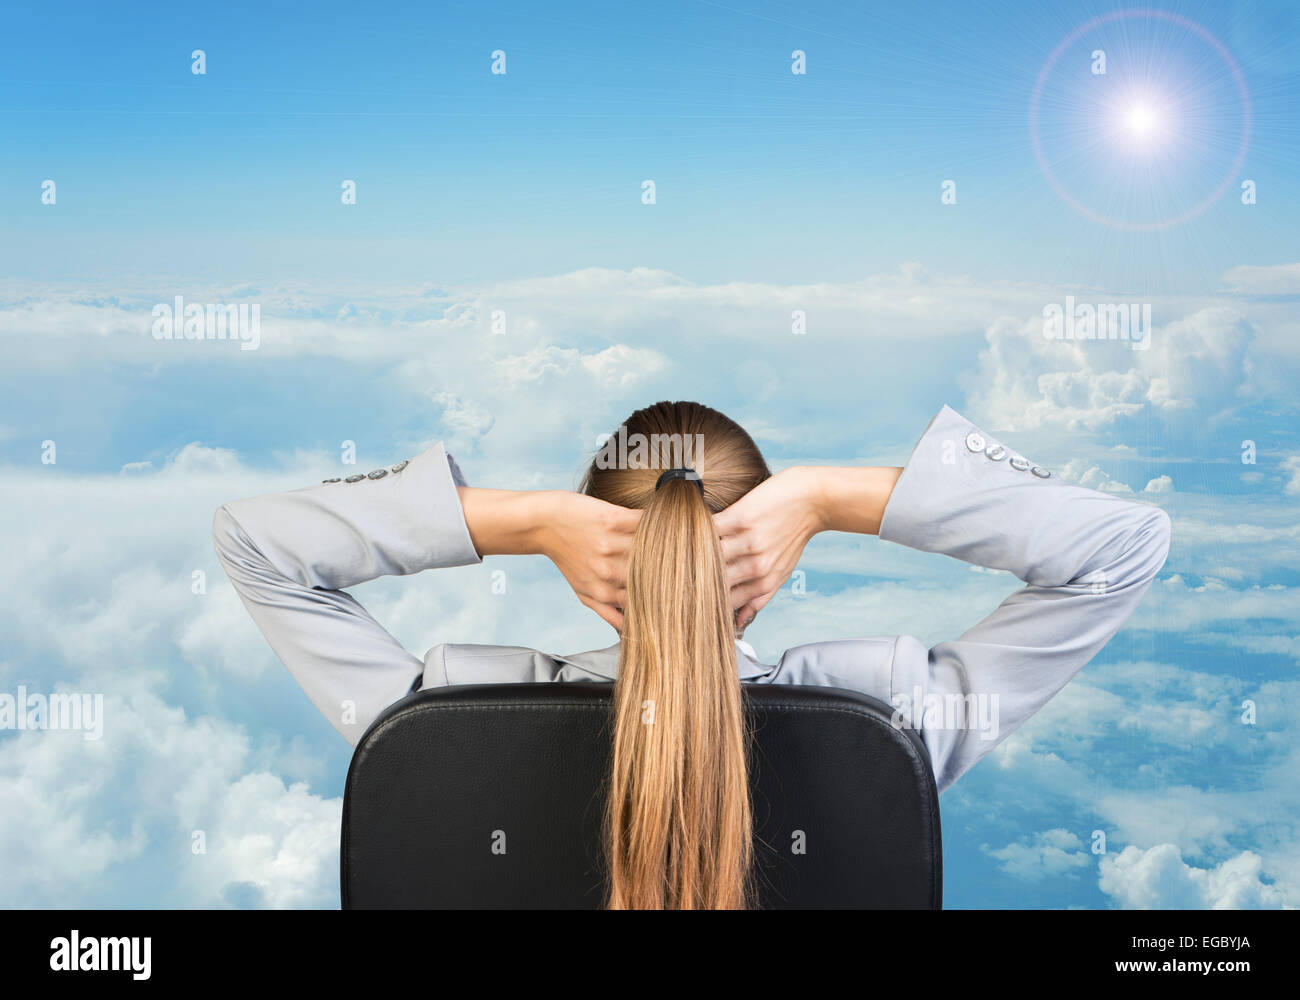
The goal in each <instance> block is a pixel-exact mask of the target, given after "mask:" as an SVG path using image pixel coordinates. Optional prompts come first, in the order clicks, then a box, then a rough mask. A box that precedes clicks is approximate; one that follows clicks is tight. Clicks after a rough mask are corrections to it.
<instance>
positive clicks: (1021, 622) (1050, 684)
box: [716, 406, 1170, 791]
mask: <svg viewBox="0 0 1300 1000" xmlns="http://www.w3.org/2000/svg"><path fill="white" fill-rule="evenodd" d="M1035 470H1036V471H1035ZM790 472H791V473H792V475H790V476H788V477H787V481H786V483H785V484H784V485H781V484H779V483H778V482H777V481H778V480H780V479H781V476H775V477H773V479H772V480H771V481H770V482H771V484H772V485H771V489H769V488H768V487H769V484H768V483H764V484H763V485H762V486H760V487H758V488H757V489H755V490H754V491H753V492H752V493H751V494H750V495H749V496H747V497H746V498H745V499H743V500H741V501H740V503H738V504H736V506H735V508H733V509H732V510H731V511H724V512H723V513H722V514H719V515H718V516H717V519H716V520H717V522H718V524H719V530H720V532H724V531H725V532H727V533H729V537H730V542H728V541H727V539H726V538H724V546H727V547H729V548H730V550H731V552H732V557H731V559H730V563H731V565H732V566H733V567H734V569H733V570H732V581H733V584H735V585H736V586H735V589H734V592H735V594H736V597H735V598H734V599H733V603H737V602H738V601H739V600H740V599H746V600H747V601H749V602H750V603H749V604H747V605H746V606H745V607H746V608H749V607H752V606H753V604H754V603H755V602H762V603H766V601H767V600H769V599H770V597H771V595H772V593H774V592H775V589H777V588H779V587H780V586H781V585H782V584H783V583H784V581H785V579H786V578H787V577H788V575H789V571H790V569H792V568H793V567H794V565H795V563H796V562H797V560H798V553H799V552H801V551H802V549H803V544H804V543H805V542H806V541H807V538H808V537H811V533H815V532H816V531H817V530H826V529H828V528H831V529H833V528H834V527H835V526H837V525H838V526H840V528H841V529H842V530H861V531H866V532H870V531H872V530H874V531H876V532H877V533H878V534H879V536H880V537H881V538H882V539H883V540H886V541H892V542H895V543H897V544H900V545H906V546H908V547H909V548H914V549H920V550H922V551H926V552H935V553H940V554H943V555H947V556H951V557H953V558H955V559H960V560H962V561H964V562H968V563H972V564H974V565H977V566H983V567H987V568H990V569H999V570H1006V571H1008V572H1010V573H1013V574H1014V575H1015V576H1017V577H1019V579H1020V580H1022V581H1023V582H1024V583H1025V584H1026V586H1024V587H1022V588H1020V589H1019V590H1016V591H1015V592H1014V593H1012V594H1011V595H1010V596H1008V597H1007V598H1006V600H1004V601H1003V602H1002V603H1001V604H1000V605H999V606H998V607H997V608H996V609H995V610H994V611H993V612H992V613H990V614H989V615H988V616H987V617H986V618H984V620H983V621H981V622H979V623H978V624H977V625H975V626H974V627H972V628H970V629H968V630H967V631H966V632H964V633H963V634H962V635H960V636H958V637H957V638H956V639H953V640H950V641H947V642H941V643H939V644H938V645H936V646H933V647H931V648H929V649H927V648H926V646H925V645H924V644H922V643H921V642H919V641H918V640H916V639H915V638H913V637H911V636H899V637H897V639H896V641H895V644H894V655H893V662H892V664H891V665H890V669H889V672H888V685H889V697H890V699H891V701H893V702H894V705H895V707H896V708H899V709H900V715H901V717H902V719H903V720H905V721H906V723H907V724H908V725H910V726H913V727H914V728H916V729H919V730H920V731H921V735H922V738H923V739H924V740H925V742H926V745H927V747H928V749H929V751H930V758H931V763H932V764H933V766H934V770H935V775H936V778H937V780H938V785H939V789H940V791H942V790H943V789H945V788H947V787H948V786H949V785H951V784H952V783H953V782H954V781H955V780H957V778H958V777H960V776H961V775H962V774H964V773H965V772H966V771H967V770H969V769H970V767H972V766H973V765H974V764H975V763H976V762H977V761H978V760H979V759H980V758H981V757H983V756H984V755H985V754H987V753H988V752H989V751H990V750H992V749H993V748H994V747H995V746H997V745H998V743H1000V742H1001V741H1002V740H1003V739H1005V738H1006V737H1007V736H1008V735H1009V734H1010V733H1011V732H1013V731H1014V730H1015V729H1016V728H1018V727H1019V726H1020V725H1021V724H1022V723H1023V722H1024V721H1025V720H1026V719H1028V718H1029V717H1030V716H1031V715H1033V714H1034V712H1036V711H1037V710H1038V709H1039V708H1041V707H1042V706H1043V704H1045V703H1046V702H1047V701H1048V699H1050V698H1051V697H1052V696H1053V695H1055V694H1056V693H1057V692H1058V691H1059V690H1060V689H1061V688H1062V687H1064V686H1065V685H1066V684H1067V683H1068V682H1069V680H1070V679H1071V678H1072V677H1073V676H1074V675H1075V674H1076V673H1078V671H1079V670H1080V669H1082V668H1083V667H1084V666H1085V665H1086V664H1087V663H1088V662H1089V661H1090V660H1091V659H1092V658H1093V657H1094V656H1095V655H1096V654H1097V653H1098V651H1100V650H1101V648H1102V647H1103V646H1104V645H1105V644H1106V643H1107V642H1108V641H1110V639H1111V637H1112V636H1114V634H1115V633H1116V632H1117V631H1118V630H1119V629H1120V627H1121V626H1122V625H1123V624H1124V622H1125V621H1126V620H1127V619H1128V617H1129V615H1131V614H1132V612H1133V610H1134V609H1135V608H1136V607H1137V604H1138V602H1139V601H1140V600H1141V599H1142V597H1143V595H1144V594H1145V593H1146V591H1147V589H1148V588H1149V587H1150V585H1151V581H1152V580H1153V579H1154V578H1155V575H1156V573H1158V572H1159V570H1160V568H1161V566H1163V565H1164V561H1165V557H1166V555H1167V553H1168V550H1169V540H1170V522H1169V516H1168V515H1167V514H1166V513H1165V512H1164V511H1163V510H1161V509H1160V508H1159V507H1156V506H1153V505H1151V504H1146V503H1140V502H1137V501H1133V500H1126V499H1123V498H1120V497H1117V496H1114V495H1111V494H1105V493H1099V492H1097V491H1095V490H1089V489H1085V488H1083V487H1080V486H1073V485H1071V484H1068V483H1064V482H1062V481H1061V480H1060V479H1058V478H1057V477H1056V476H1055V475H1053V474H1052V473H1051V472H1049V471H1048V470H1046V469H1043V468H1040V467H1038V466H1036V465H1034V464H1033V463H1032V462H1029V461H1027V460H1025V459H1024V458H1023V457H1022V456H1021V455H1019V454H1018V453H1016V452H1015V451H1013V450H1011V449H1010V448H1008V447H1007V446H1005V445H1003V444H1002V443H1001V442H998V441H996V440H994V439H993V438H992V437H990V436H989V435H988V434H986V433H984V432H983V431H982V430H980V429H979V428H978V427H976V426H975V425H973V424H972V423H971V422H970V421H968V420H966V419H965V418H964V417H962V416H961V414H959V413H957V412H955V411H954V410H952V409H950V408H949V407H946V406H945V407H944V408H943V409H942V410H941V411H940V412H939V414H938V415H937V416H936V417H935V418H934V420H933V421H932V422H931V424H930V426H929V428H927V430H926V432H925V434H924V435H923V436H922V438H921V440H920V442H919V443H918V444H917V446H916V448H915V449H914V451H913V452H912V455H911V456H910V457H909V459H908V461H907V465H906V466H905V467H904V468H903V469H902V470H901V471H899V470H897V469H863V470H847V469H843V470H829V471H820V472H819V471H817V470H811V471H810V470H790ZM782 475H785V473H782ZM827 477H829V478H827ZM764 491H765V492H764ZM800 498H801V501H800ZM794 507H802V508H803V513H801V514H800V513H797V512H796V511H794V510H793V509H792V508H794ZM742 508H743V509H742ZM727 514H730V515H731V516H730V517H729V518H724V515H727ZM765 568H766V573H765V572H763V571H764V569H765ZM755 594H756V596H755ZM738 606H739V605H738ZM760 606H761V604H760ZM872 693H876V692H874V691H873V692H872ZM880 693H883V692H880ZM880 693H877V697H879V696H880ZM953 709H957V710H958V711H957V712H956V714H955V715H953V714H951V710H953ZM971 712H982V713H984V715H983V717H982V718H979V719H975V718H972V717H971V715H970V714H969V713H971ZM950 718H953V719H954V720H955V723H956V724H950V723H949V721H948V720H949V719H950Z"/></svg>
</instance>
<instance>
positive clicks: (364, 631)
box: [212, 445, 639, 746]
mask: <svg viewBox="0 0 1300 1000" xmlns="http://www.w3.org/2000/svg"><path fill="white" fill-rule="evenodd" d="M378 471H379V470H376V472H378ZM638 519H639V512H637V511H627V510H624V509H623V508H621V507H614V506H613V505H611V504H606V503H604V502H602V501H599V500H595V499H593V498H591V497H585V496H580V495H579V494H576V493H566V492H563V491H538V492H515V491H511V490H484V489H474V488H471V487H468V486H466V485H464V480H463V479H462V478H461V477H460V475H459V470H458V469H457V468H456V466H455V463H454V462H453V461H452V460H451V458H450V456H448V455H447V454H446V452H445V451H444V450H443V448H442V446H441V445H438V446H435V447H433V448H430V449H429V450H428V451H426V452H424V453H423V454H421V455H419V456H417V457H416V458H413V459H411V461H409V462H405V463H399V464H398V465H395V466H393V467H392V468H391V469H385V470H384V472H383V474H382V475H380V476H378V477H377V478H375V479H370V478H368V477H367V478H363V479H359V480H357V481H355V482H351V483H349V482H345V481H335V482H326V483H322V484H319V485H316V486H309V487H307V488H305V489H300V490H291V491H288V492H284V493H272V494H269V495H267V496H261V497H252V498H249V499H244V500H233V501H231V502H229V503H226V504H223V505H222V506H221V507H220V508H219V509H218V510H217V512H216V514H215V516H214V517H213V522H212V538H213V545H214V546H215V548H216V551H217V556H218V558H219V559H220V561H221V564H222V566H223V568H224V569H225V571H226V575H227V576H228V577H229V578H230V582H231V584H232V585H233V586H234V588H235V590H236V592H237V593H238V594H239V597H240V600H242V601H243V603H244V606H245V607H246V608H247V609H248V613H249V615H250V616H251V617H252V619H253V621H254V622H255V623H256V624H257V627H258V628H259V629H260V630H261V632H262V635H263V636H264V637H265V638H266V641H267V642H268V643H269V644H270V646H271V648H272V649H273V650H274V651H275V654H276V655H277V656H278V657H279V658H280V661H281V662H282V663H284V665H285V666H286V667H287V668H288V669H289V672H290V673H291V674H292V675H293V677H294V679H295V680H297V681H298V683H299V685H300V686H301V687H302V688H303V690H304V691H306V692H307V694H308V696H309V697H310V698H311V700H312V702H313V703H314V704H315V705H316V707H317V708H318V709H319V710H320V711H321V713H322V714H323V715H324V716H325V717H326V718H327V719H329V721H330V722H331V724H332V725H333V726H334V728H335V729H337V730H338V731H339V732H340V733H342V734H343V736H344V737H345V738H346V739H347V740H348V742H349V743H351V744H352V745H354V746H355V745H356V743H357V741H358V740H359V739H360V738H361V736H362V734H363V733H364V732H365V730H366V728H367V727H368V726H369V725H370V723H371V722H372V721H373V720H374V719H375V717H376V716H377V715H378V714H379V713H380V712H382V711H383V710H384V709H385V708H387V707H388V706H389V705H391V704H392V703H393V702H395V701H397V700H398V699H399V698H402V697H404V696H405V695H406V694H407V693H408V692H409V691H410V690H411V688H412V687H413V686H414V685H415V684H416V683H417V682H418V681H419V680H420V679H421V677H422V675H423V673H424V662H423V661H422V660H421V659H418V658H417V657H415V656H413V655H412V654H411V653H410V652H408V651H407V650H406V649H404V648H403V647H402V645H401V644H400V643H399V642H398V641H397V639H396V638H394V637H393V636H392V635H390V634H389V633H388V632H387V631H386V630H385V629H384V628H383V626H382V625H380V624H379V623H378V622H377V621H376V620H375V619H374V618H372V617H371V616H370V614H369V613H367V611H366V610H365V608H363V607H362V606H361V605H360V604H359V603H358V602H357V601H356V600H355V599H354V598H353V597H351V596H350V595H349V594H347V593H344V590H345V589H346V588H348V587H353V586H356V585H357V584H360V583H364V582H366V581H367V580H373V579H376V578H378V577H381V576H405V575H410V574H413V573H419V572H421V571H423V570H426V569H436V568H441V567H449V566H464V565H469V564H472V563H477V562H479V561H481V560H482V558H484V557H486V556H489V555H498V554H506V553H515V554H531V553H538V554H542V555H545V556H547V557H548V558H550V559H551V560H552V561H554V562H555V564H556V565H557V566H558V567H559V568H560V570H561V572H562V573H563V574H564V576H565V578H566V579H567V580H568V581H569V582H570V584H571V585H572V586H573V588H574V590H575V591H576V592H577V594H578V597H579V599H580V600H581V601H582V602H583V603H584V604H586V605H587V606H588V607H591V608H593V609H594V610H596V611H597V613H599V614H601V615H602V617H605V619H606V620H607V621H610V623H611V624H614V625H615V627H616V628H617V627H618V626H619V625H620V624H621V614H620V613H619V612H618V610H617V609H618V607H619V606H621V604H622V586H623V579H624V572H625V568H626V563H627V560H626V549H627V548H628V547H630V540H631V534H632V532H633V531H635V529H636V523H637V520H638Z"/></svg>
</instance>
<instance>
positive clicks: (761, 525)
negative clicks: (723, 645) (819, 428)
mask: <svg viewBox="0 0 1300 1000" xmlns="http://www.w3.org/2000/svg"><path fill="white" fill-rule="evenodd" d="M825 471H827V470H823V469H817V468H810V467H807V466H796V467H795V468H791V469H785V470H783V471H781V472H778V473H777V474H776V475H774V476H773V477H772V478H771V479H768V480H765V481H764V482H762V483H760V484H759V485H758V486H756V487H755V488H754V489H752V490H750V491H749V493H747V494H746V495H745V496H743V497H741V498H740V500H738V501H737V502H736V503H734V504H732V505H731V506H730V507H728V508H727V509H726V510H723V511H720V512H719V513H717V514H715V515H714V517H713V523H714V525H715V526H716V527H717V529H718V537H719V538H720V539H721V540H722V558H723V560H724V561H725V562H726V565H727V580H728V583H729V584H730V586H731V606H732V608H733V609H734V610H735V611H736V612H737V613H736V625H737V628H738V629H741V630H743V629H744V628H745V627H746V626H747V625H748V624H749V623H750V622H751V621H753V620H754V616H755V615H757V614H758V613H759V611H761V610H762V609H763V607H764V605H766V604H767V602H768V601H770V600H771V599H772V597H773V596H774V595H775V594H776V592H777V591H778V590H780V589H781V587H782V586H783V585H784V584H785V581H786V580H788V579H789V578H790V574H791V573H792V572H794V568H795V566H797V565H798V564H799V557H800V556H801V555H802V554H803V549H804V546H805V545H807V544H808V540H809V539H810V538H812V537H813V535H815V534H817V533H818V532H819V531H824V530H826V527H827V525H826V523H825V522H824V520H823V513H822V505H821V499H820V494H821V485H822V481H823V474H824V472H825Z"/></svg>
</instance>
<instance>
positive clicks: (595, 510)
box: [537, 492, 641, 633]
mask: <svg viewBox="0 0 1300 1000" xmlns="http://www.w3.org/2000/svg"><path fill="white" fill-rule="evenodd" d="M544 502H545V504H546V505H547V509H548V511H549V514H548V516H546V517H544V518H543V521H542V527H541V529H540V530H539V532H538V535H537V541H538V551H539V552H541V554H542V555H544V556H546V557H547V558H548V559H550V560H551V562H553V563H555V565H556V568H558V569H559V571H560V572H561V573H563V574H564V578H565V579H566V580H568V581H569V586H570V587H572V588H573V592H574V593H575V594H577V595H578V600H579V601H581V602H582V603H583V604H585V605H586V606H587V607H589V608H591V610H592V611H594V612H596V614H598V615H600V617H601V618H603V619H605V621H607V622H609V624H610V625H612V626H613V627H614V629H615V630H616V631H618V632H620V633H621V632H622V631H623V605H624V599H625V598H626V596H627V558H628V553H630V552H631V551H632V536H633V535H634V534H635V533H636V527H637V525H638V524H639V523H640V522H641V511H639V510H633V509H631V508H629V507H620V506H618V505H617V504H612V503H606V502H605V501H604V500H597V499H596V498H595V497H589V496H586V495H585V494H582V493H566V492H556V493H552V494H550V495H549V496H548V498H547V500H546V501H544Z"/></svg>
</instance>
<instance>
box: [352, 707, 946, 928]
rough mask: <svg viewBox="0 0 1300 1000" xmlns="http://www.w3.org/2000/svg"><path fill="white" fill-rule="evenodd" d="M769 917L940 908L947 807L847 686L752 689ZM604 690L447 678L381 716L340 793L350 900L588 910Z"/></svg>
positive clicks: (758, 828)
mask: <svg viewBox="0 0 1300 1000" xmlns="http://www.w3.org/2000/svg"><path fill="white" fill-rule="evenodd" d="M742 687H743V689H744V691H745V694H746V705H747V708H746V710H747V713H748V716H749V720H750V723H751V725H752V727H753V732H754V743H753V752H752V760H751V788H752V795H753V803H754V824H755V854H756V870H757V875H758V886H759V902H760V905H761V906H763V907H765V908H784V907H882V908H933V909H937V908H938V907H939V906H940V905H941V901H942V892H943V890H942V870H943V864H942V851H941V847H940V830H939V799H938V793H937V791H936V789H935V783H934V775H933V773H932V771H931V769H930V762H929V758H928V756H927V754H926V750H925V746H924V744H923V743H922V742H921V740H920V739H919V737H918V736H917V735H916V733H914V732H913V731H911V730H909V729H902V728H897V727H895V726H894V725H892V724H891V722H890V709H889V708H887V707H886V706H885V705H884V704H882V703H881V702H879V701H876V700H875V699H872V698H868V697H866V696H864V695H861V694H858V693H856V692H852V691H844V690H839V689H836V688H823V687H795V686H791V685H776V684H744V685H742ZM612 691H613V685H612V684H607V683H585V682H576V683H549V684H502V685H488V686H478V685H474V686H468V685H467V686H453V687H445V688H434V689H429V690H425V691H419V692H417V693H415V694H412V695H410V696H409V697H407V698H405V699H403V700H402V701H400V702H398V703H396V704H395V705H393V706H392V707H390V708H389V709H387V710H386V711H385V712H384V714H383V715H382V716H380V718H378V719H377V720H376V721H375V722H374V724H373V725H372V726H371V727H370V728H369V729H368V730H367V732H366V734H365V735H364V736H363V737H362V739H361V741H360V743H359V744H358V745H357V748H356V752H355V753H354V755H353V758H352V765H351V767H350V768H349V770H348V778H347V786H346V789H345V792H344V799H343V833H342V843H341V852H340V869H341V871H340V874H341V884H342V895H343V906H344V908H345V909H349V908H351V909H360V908H437V907H454V908H480V907H491V908H515V907H533V908H596V907H599V906H600V905H601V903H602V900H603V897H604V881H603V875H602V871H603V866H602V856H603V852H602V849H601V836H600V834H601V820H602V816H603V811H604V806H605V782H606V780H607V769H608V767H609V759H610V727H611V724H612V714H611V694H612Z"/></svg>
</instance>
